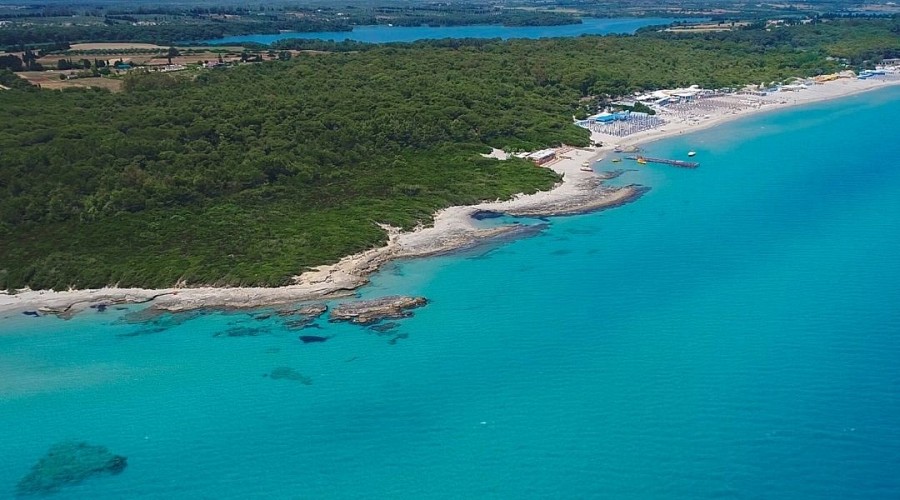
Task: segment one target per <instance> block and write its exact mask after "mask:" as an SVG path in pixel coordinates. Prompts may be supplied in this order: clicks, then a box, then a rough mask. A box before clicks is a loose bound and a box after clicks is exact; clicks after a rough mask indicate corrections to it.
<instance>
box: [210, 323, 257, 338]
mask: <svg viewBox="0 0 900 500" xmlns="http://www.w3.org/2000/svg"><path fill="white" fill-rule="evenodd" d="M264 333H266V329H265V328H249V327H246V326H237V327H234V328H229V329H228V330H225V331H224V332H216V333H215V334H214V335H213V337H256V336H259V335H262V334H264Z"/></svg>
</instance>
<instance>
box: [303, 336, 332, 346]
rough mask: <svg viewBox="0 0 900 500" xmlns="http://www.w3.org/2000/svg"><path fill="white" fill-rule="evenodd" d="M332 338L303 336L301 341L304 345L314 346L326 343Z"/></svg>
mask: <svg viewBox="0 0 900 500" xmlns="http://www.w3.org/2000/svg"><path fill="white" fill-rule="evenodd" d="M330 338H331V337H320V336H318V335H301V336H300V341H301V342H303V343H304V344H314V343H316V342H325V341H326V340H328V339H330Z"/></svg>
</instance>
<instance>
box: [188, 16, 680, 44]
mask: <svg viewBox="0 0 900 500" xmlns="http://www.w3.org/2000/svg"><path fill="white" fill-rule="evenodd" d="M675 21H696V19H675V18H662V17H636V18H630V17H622V18H612V19H605V18H584V19H582V23H581V24H569V25H565V26H499V25H476V26H439V27H431V26H417V27H407V26H386V25H377V26H356V27H354V28H353V31H326V32H315V33H298V32H289V33H279V34H277V35H240V36H229V37H224V38H217V39H213V40H205V41H204V42H203V43H218V44H229V43H243V42H256V43H262V44H266V45H268V44H270V43H272V42H275V41H278V40H284V39H287V38H305V39H317V40H335V41H343V40H356V41H358V42H369V43H387V42H414V41H416V40H433V39H441V38H503V39H507V38H555V37H571V36H580V35H608V34H612V33H628V34H630V33H634V32H635V31H637V30H638V28H643V27H644V26H654V25H661V24H671V23H673V22H675Z"/></svg>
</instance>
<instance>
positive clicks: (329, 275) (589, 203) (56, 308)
mask: <svg viewBox="0 0 900 500" xmlns="http://www.w3.org/2000/svg"><path fill="white" fill-rule="evenodd" d="M602 152H603V150H601V149H581V150H573V151H572V152H570V153H569V155H570V158H569V159H565V160H561V161H559V162H558V163H557V164H556V165H554V166H553V167H552V168H554V170H556V171H557V172H558V173H560V174H561V175H562V176H563V182H561V183H560V184H558V185H557V186H556V187H555V188H554V189H552V190H551V191H546V192H539V193H535V194H532V195H520V196H518V197H516V198H514V199H512V200H507V201H497V202H486V203H481V204H478V205H473V206H462V207H450V208H447V209H445V210H442V211H440V212H438V213H437V214H436V216H435V220H434V224H433V225H432V226H429V227H419V228H416V229H415V230H413V231H410V232H402V231H400V230H399V229H397V228H394V227H390V226H387V225H382V226H381V227H382V228H383V229H384V230H385V232H386V233H387V235H388V243H387V244H386V245H384V246H382V247H378V248H373V249H370V250H367V251H365V252H361V253H358V254H354V255H350V256H347V257H344V258H343V259H341V260H340V261H338V262H337V263H335V264H331V265H325V266H320V267H318V268H316V269H313V270H311V271H307V272H305V273H303V274H301V275H299V276H296V277H294V283H293V284H291V285H288V286H283V287H274V288H264V287H240V288H237V287H234V288H221V287H184V288H169V289H159V290H151V289H141V288H115V287H110V288H103V289H94V290H70V291H63V292H55V291H32V290H25V291H20V292H18V293H16V294H8V293H5V292H0V312H3V311H7V312H10V311H13V312H16V311H18V312H22V313H24V314H28V315H33V316H41V315H55V316H57V317H59V318H62V319H69V318H71V317H72V316H74V315H75V314H77V313H78V312H80V311H84V310H87V309H91V308H92V309H95V310H97V311H98V312H102V311H103V310H105V309H106V308H107V307H111V306H123V305H129V304H143V303H150V302H152V304H151V305H150V309H151V310H152V311H160V312H183V311H191V310H199V309H252V308H261V307H269V306H283V305H289V304H297V303H302V302H312V301H323V300H331V299H336V298H341V297H348V296H352V295H353V294H354V293H355V290H356V289H358V288H359V287H361V286H363V285H365V284H366V283H368V281H369V276H370V275H371V274H372V273H374V272H376V271H377V270H378V269H379V268H380V267H381V266H382V265H384V264H385V263H387V262H390V261H394V260H398V259H411V258H419V257H428V256H434V255H441V254H447V253H451V252H456V251H460V250H464V249H468V248H472V247H475V246H477V245H480V244H483V243H488V242H492V241H500V240H505V239H515V238H521V237H525V236H528V235H531V234H535V233H537V232H540V231H541V230H543V228H544V227H545V225H543V224H508V225H501V226H497V227H492V228H479V227H477V226H476V225H475V220H476V217H475V216H476V215H477V214H479V213H496V214H497V216H503V215H509V216H515V217H536V218H539V217H552V216H559V215H573V214H581V213H587V212H592V211H596V210H601V209H605V208H611V207H615V206H619V205H622V204H624V203H629V202H631V201H634V200H636V199H637V198H639V197H640V196H641V195H642V194H643V193H644V192H645V191H646V188H643V187H642V186H636V185H629V186H625V187H620V188H612V187H607V186H605V185H604V184H603V181H605V180H608V179H611V178H614V177H616V176H617V175H619V174H620V173H621V172H606V173H602V174H595V173H592V172H590V173H588V172H583V171H579V169H578V168H577V167H578V166H579V165H580V164H581V163H582V162H583V161H589V160H593V159H595V158H596V157H597V156H599V155H600V154H601V153H602ZM322 312H324V311H322ZM320 314H321V313H320ZM301 316H303V315H301ZM315 316H318V314H316V315H315ZM298 321H299V320H298Z"/></svg>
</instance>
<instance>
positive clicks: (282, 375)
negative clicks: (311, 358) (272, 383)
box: [263, 366, 312, 385]
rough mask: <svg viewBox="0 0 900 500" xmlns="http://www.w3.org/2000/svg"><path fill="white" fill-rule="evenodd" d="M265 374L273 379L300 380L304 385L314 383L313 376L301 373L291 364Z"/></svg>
mask: <svg viewBox="0 0 900 500" xmlns="http://www.w3.org/2000/svg"><path fill="white" fill-rule="evenodd" d="M263 376H264V377H269V378H271V379H272V380H293V381H294V382H300V383H301V384H303V385H312V379H311V378H309V377H307V376H306V375H303V374H302V373H299V372H298V371H297V370H294V369H293V368H291V367H289V366H279V367H278V368H275V369H274V370H272V371H271V372H269V373H267V374H266V375H263Z"/></svg>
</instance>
